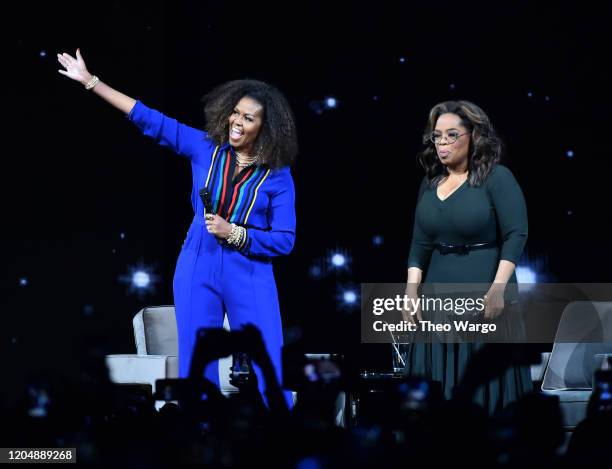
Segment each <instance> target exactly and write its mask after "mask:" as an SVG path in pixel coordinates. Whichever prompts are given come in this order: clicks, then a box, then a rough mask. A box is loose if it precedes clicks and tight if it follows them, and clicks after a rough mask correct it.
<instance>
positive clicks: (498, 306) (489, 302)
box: [484, 283, 506, 321]
mask: <svg viewBox="0 0 612 469" xmlns="http://www.w3.org/2000/svg"><path fill="white" fill-rule="evenodd" d="M505 290H506V284H505V283H493V284H492V285H491V288H489V291H488V292H487V294H486V295H485V310H484V317H485V319H488V320H489V321H491V320H493V319H495V318H497V317H498V316H499V315H500V314H501V312H502V311H503V309H504V292H505Z"/></svg>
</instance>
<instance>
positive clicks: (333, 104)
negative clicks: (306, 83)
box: [325, 96, 338, 109]
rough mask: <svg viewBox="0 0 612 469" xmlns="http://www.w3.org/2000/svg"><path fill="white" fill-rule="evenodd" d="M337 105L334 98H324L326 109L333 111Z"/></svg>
mask: <svg viewBox="0 0 612 469" xmlns="http://www.w3.org/2000/svg"><path fill="white" fill-rule="evenodd" d="M337 105H338V101H337V100H336V98H334V97H332V96H330V97H329V98H325V106H326V107H327V108H328V109H335V108H336V106H337Z"/></svg>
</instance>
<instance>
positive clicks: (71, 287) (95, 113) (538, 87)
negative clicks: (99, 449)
mask: <svg viewBox="0 0 612 469" xmlns="http://www.w3.org/2000/svg"><path fill="white" fill-rule="evenodd" d="M331 3H332V2H285V3H283V4H281V5H274V4H266V3H265V2H222V1H198V2H195V1H194V2H185V1H160V0H147V1H140V0H138V1H130V2H119V1H103V0H102V1H99V2H93V3H92V2H78V3H77V2H74V3H71V2H46V3H41V4H35V3H34V4H33V3H28V2H8V3H6V5H7V6H6V7H3V8H6V10H5V12H4V14H3V16H4V18H3V20H4V21H3V22H5V23H6V27H5V28H3V33H2V34H3V36H4V37H3V44H4V45H5V47H4V51H5V54H4V58H3V62H4V63H3V73H2V83H3V84H2V87H1V89H2V102H3V108H4V109H3V116H4V124H3V128H4V138H3V145H2V148H3V151H2V171H1V173H0V174H1V178H2V184H0V190H1V193H0V196H1V200H2V226H3V229H2V243H1V249H2V266H3V268H2V271H1V277H0V278H1V288H2V292H1V298H2V305H3V306H2V326H1V330H2V336H1V337H2V342H1V344H2V348H1V352H0V353H1V354H2V357H3V362H4V366H3V375H4V377H3V378H2V381H3V382H4V383H8V384H5V386H4V387H3V391H2V393H3V395H5V396H4V397H6V398H8V399H9V400H10V398H11V397H12V396H14V394H15V393H16V392H18V391H19V390H20V389H22V386H23V384H24V383H25V382H27V380H28V379H30V378H29V376H30V375H31V374H32V373H33V372H47V373H52V374H53V373H59V374H61V375H64V376H67V377H78V376H79V373H82V372H83V369H84V363H86V362H87V358H88V357H91V356H97V357H100V356H102V355H104V354H105V353H130V352H133V350H134V348H133V338H132V328H131V319H132V317H133V315H134V314H135V313H136V312H137V311H138V310H139V309H140V308H142V307H143V306H146V305H157V304H171V303H172V275H173V270H174V264H175V261H176V257H177V255H178V252H179V250H180V246H181V243H182V241H183V239H184V236H185V233H186V230H187V228H188V224H189V222H190V220H191V217H192V212H191V206H190V201H189V196H190V190H191V175H190V167H189V164H188V162H187V161H186V160H183V159H182V158H180V157H177V156H174V155H172V154H171V153H170V152H169V151H167V150H165V149H163V148H160V147H157V146H156V145H154V144H153V143H152V142H151V141H149V140H148V139H147V138H145V137H142V136H140V134H139V133H138V131H137V130H136V129H135V127H133V126H132V125H131V124H130V123H129V122H128V121H127V120H126V118H125V117H123V116H122V115H121V114H120V113H119V112H118V111H116V110H114V109H112V108H110V107H109V106H108V105H107V104H105V103H104V102H102V101H101V100H100V99H99V98H97V97H96V96H94V95H93V94H90V93H88V92H86V91H85V90H84V89H83V88H82V87H81V86H79V85H78V84H76V83H75V82H72V81H70V80H69V79H67V78H65V77H63V76H62V75H60V74H58V73H57V69H58V68H59V66H58V64H57V62H56V57H55V55H56V53H57V52H62V51H67V52H69V53H71V54H73V55H74V51H75V49H76V48H77V47H80V48H81V51H82V53H83V56H84V58H85V60H86V62H87V64H88V67H89V69H90V71H92V73H95V74H97V75H99V76H100V78H101V79H102V80H104V81H105V82H107V83H109V84H110V85H111V86H113V87H115V88H117V89H119V90H121V91H123V92H125V93H127V94H129V95H131V96H133V97H135V98H139V99H141V100H142V101H143V102H145V103H146V104H147V105H149V106H151V107H154V108H157V109H159V110H161V111H163V112H164V113H166V114H168V115H171V116H174V117H176V118H178V119H179V120H182V121H184V122H186V123H189V124H191V125H194V126H200V125H201V124H202V121H203V118H202V109H201V105H200V97H201V95H202V94H203V93H205V92H206V91H207V90H209V89H210V88H211V87H213V86H214V85H217V84H220V83H222V82H224V81H226V80H230V79H235V78H242V77H251V78H257V79H262V80H265V81H268V82H270V83H272V84H274V85H276V86H278V87H279V88H280V89H281V90H282V91H283V92H284V93H285V94H286V96H287V97H288V99H289V101H290V102H291V104H292V107H293V109H294V112H295V114H296V119H297V124H298V131H299V138H300V154H299V159H298V162H297V164H296V165H295V167H294V169H293V175H294V179H295V183H296V190H297V214H298V233H297V242H296V246H295V250H294V252H293V253H292V254H291V255H290V256H289V257H287V258H284V259H279V260H278V262H277V263H276V268H275V272H276V277H277V281H278V287H279V291H280V297H281V307H282V312H283V319H284V325H285V335H286V338H287V340H289V341H295V340H303V341H305V342H307V343H309V342H310V343H312V344H313V348H318V349H325V348H326V347H332V346H339V344H343V343H344V344H347V343H358V342H359V327H358V324H359V309H358V306H357V305H358V301H357V303H356V304H355V303H351V301H352V300H353V299H355V298H356V299H357V300H358V293H359V284H360V282H376V281H387V282H402V281H404V280H405V276H406V266H405V261H406V258H407V254H408V247H409V242H410V237H411V229H412V219H413V210H414V205H415V198H416V193H417V188H418V184H419V182H420V180H421V178H422V175H423V172H422V170H421V168H420V167H419V166H418V164H417V162H416V159H415V155H416V153H417V151H418V150H419V148H420V141H421V134H422V131H423V128H424V126H425V122H426V117H427V113H428V111H429V109H430V108H431V106H433V105H434V104H435V103H437V102H440V101H443V100H448V99H468V100H472V101H474V102H476V103H477V104H479V105H480V106H481V107H483V108H484V109H485V111H487V113H488V114H489V116H490V117H491V119H492V121H493V123H494V124H495V125H496V127H497V129H498V131H499V132H500V134H501V136H502V137H503V139H504V141H505V143H506V146H507V153H506V154H507V158H506V160H505V164H506V165H507V166H509V167H510V169H511V170H512V171H513V172H514V174H515V176H516V177H517V179H518V181H519V183H520V184H521V186H522V188H523V190H524V193H525V196H526V199H527V203H528V209H529V223H530V226H529V228H530V237H529V242H528V247H527V250H526V254H525V257H524V259H523V262H522V267H524V268H526V269H531V270H532V271H534V272H535V273H536V275H537V280H538V281H566V282H584V281H593V282H603V281H609V280H611V277H612V276H611V274H610V269H609V264H610V261H611V259H612V258H611V256H610V249H609V239H610V236H609V228H607V227H606V222H607V221H608V220H607V219H608V218H609V208H608V202H609V200H610V198H609V184H610V183H609V176H608V173H609V162H610V159H611V157H612V153H611V150H610V147H611V145H610V144H609V143H608V139H607V132H608V130H609V125H610V119H609V113H610V108H609V103H610V87H609V83H610V82H611V78H612V77H611V76H610V72H609V70H610V68H609V67H608V66H607V63H606V62H607V60H608V58H609V47H610V40H609V39H610V37H609V24H608V20H609V17H610V11H609V9H607V10H604V9H602V8H605V7H602V6H600V5H597V4H595V2H593V4H592V5H589V3H588V2H575V3H572V4H564V3H563V2H558V4H554V5H553V4H548V5H545V4H539V5H536V4H535V2H527V1H512V2H510V1H505V2H489V3H488V4H483V5H478V4H475V3H473V2H467V3H466V2H444V1H440V2H397V3H396V2H389V3H386V2H367V3H364V4H360V5H358V6H357V5H356V4H355V3H351V4H349V3H347V4H334V5H330V4H331ZM330 98H331V99H330ZM334 105H335V106H334ZM334 254H340V255H342V256H343V258H339V257H336V260H340V261H342V259H344V262H345V263H344V265H342V266H334V264H333V263H332V262H331V258H332V257H333V256H334ZM337 263H341V262H337ZM138 271H142V272H143V274H145V275H146V274H148V275H149V280H150V281H151V282H152V283H150V284H149V285H150V286H153V287H154V288H152V289H138V288H136V287H135V286H134V285H133V284H131V281H130V279H131V278H132V276H133V274H134V273H135V272H138ZM525 272H527V271H525ZM350 292H354V293H356V294H357V296H356V297H355V296H353V295H352V294H351V293H350ZM362 353H363V350H362ZM385 353H386V352H385ZM377 354H380V350H377V349H376V348H375V347H369V348H367V349H366V352H365V355H366V356H369V357H374V356H377ZM382 355H384V353H383V354H382ZM385 356H386V355H385Z"/></svg>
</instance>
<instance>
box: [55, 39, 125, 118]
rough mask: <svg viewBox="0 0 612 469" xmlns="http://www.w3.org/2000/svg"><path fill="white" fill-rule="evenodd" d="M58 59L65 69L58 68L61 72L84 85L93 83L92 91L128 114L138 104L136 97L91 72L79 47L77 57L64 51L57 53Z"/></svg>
mask: <svg viewBox="0 0 612 469" xmlns="http://www.w3.org/2000/svg"><path fill="white" fill-rule="evenodd" d="M57 61H58V62H59V63H60V64H61V65H62V67H64V69H65V70H58V72H59V73H61V74H62V75H65V76H67V77H68V78H71V79H73V80H74V81H78V82H79V83H81V84H82V85H83V86H86V87H87V86H88V84H89V86H92V85H93V87H91V88H90V89H91V91H93V92H94V93H95V94H97V95H98V96H100V97H101V98H102V99H104V101H106V102H107V103H109V104H111V105H112V106H113V107H116V108H117V109H119V110H120V111H122V112H123V113H124V114H128V113H129V112H130V111H131V110H132V108H133V107H134V105H135V104H136V100H135V99H134V98H130V97H129V96H127V95H125V94H123V93H121V92H120V91H117V90H116V89H114V88H111V87H110V86H108V85H107V84H106V83H104V82H102V81H100V80H99V79H98V78H97V77H95V76H94V75H92V74H91V73H89V71H88V70H87V66H86V65H85V61H84V60H83V56H82V55H81V51H80V50H79V49H77V50H76V58H75V57H72V56H71V55H70V54H66V53H65V52H64V53H63V54H57Z"/></svg>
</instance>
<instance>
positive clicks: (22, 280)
mask: <svg viewBox="0 0 612 469" xmlns="http://www.w3.org/2000/svg"><path fill="white" fill-rule="evenodd" d="M28 283H29V282H28V279H27V278H25V277H22V278H20V279H19V286H20V287H27V286H28Z"/></svg>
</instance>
